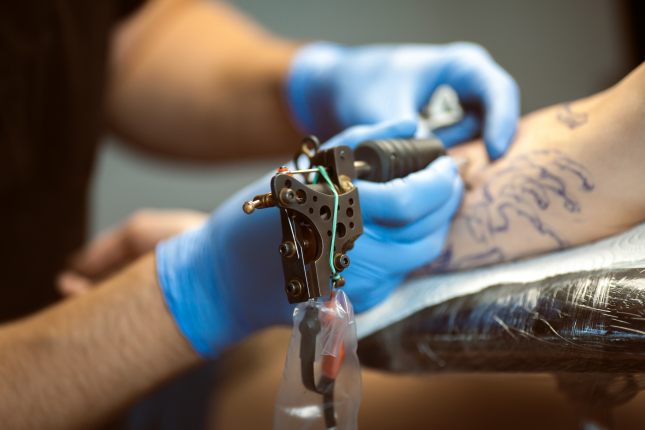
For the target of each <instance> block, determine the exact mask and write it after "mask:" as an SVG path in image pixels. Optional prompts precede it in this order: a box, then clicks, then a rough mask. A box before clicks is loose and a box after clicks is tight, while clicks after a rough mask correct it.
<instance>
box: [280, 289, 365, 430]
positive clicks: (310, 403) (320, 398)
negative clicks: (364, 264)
mask: <svg viewBox="0 0 645 430" xmlns="http://www.w3.org/2000/svg"><path fill="white" fill-rule="evenodd" d="M312 330H313V333H314V335H313V337H312V332H311V331H312ZM303 338H304V339H303ZM307 345H310V346H311V348H309V347H308V346H307ZM356 349H357V337H356V323H355V321H354V312H353V309H352V305H351V303H350V302H349V299H348V298H347V296H346V295H345V293H343V292H342V291H337V292H335V294H334V295H333V296H332V298H331V299H330V300H329V301H326V302H324V301H321V300H319V301H310V302H307V303H301V304H299V305H298V306H297V307H296V309H295V310H294V313H293V331H292V335H291V339H290V341H289V350H288V353H287V358H286V362H285V367H284V372H283V376H282V383H281V385H280V389H279V392H278V400H277V402H276V406H275V415H274V420H273V427H274V428H275V429H277V430H295V429H298V430H304V429H325V428H337V429H342V430H353V429H356V428H357V418H358V407H359V404H360V399H361V373H360V364H359V361H358V356H357V354H356ZM309 352H310V353H311V354H310V356H308V353H309ZM314 386H315V388H314Z"/></svg>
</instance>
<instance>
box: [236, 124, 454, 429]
mask: <svg viewBox="0 0 645 430" xmlns="http://www.w3.org/2000/svg"><path fill="white" fill-rule="evenodd" d="M444 154H445V149H444V147H443V145H442V143H441V142H440V141H439V140H437V139H434V138H428V139H412V140H409V139H407V140H406V139H393V140H371V141H366V142H363V143H361V144H360V145H359V146H358V147H357V148H356V149H355V150H352V149H351V148H349V147H348V146H337V147H332V148H326V149H321V148H320V143H319V141H318V139H316V138H315V137H313V136H309V137H307V138H305V139H304V140H303V141H302V143H301V148H300V151H299V152H298V153H297V154H296V155H295V156H294V163H293V165H294V168H293V169H290V168H289V167H281V168H279V169H278V170H277V172H276V174H275V175H274V176H273V177H272V178H271V192H269V193H267V194H262V195H258V196H255V197H254V198H253V200H250V201H248V202H246V203H244V205H243V210H244V212H246V213H247V214H251V213H253V212H254V211H255V210H256V209H264V208H270V207H277V208H278V209H279V211H280V219H281V224H282V243H280V245H279V247H278V251H279V253H280V255H281V257H282V268H283V272H284V279H285V291H286V294H287V299H288V301H289V303H299V305H298V306H297V307H296V309H295V311H294V327H293V333H292V337H291V341H290V347H289V355H288V356H287V363H286V367H285V371H284V378H283V384H282V386H281V389H280V393H279V396H278V397H279V398H278V404H277V406H276V417H275V421H274V425H275V427H276V428H280V429H284V428H300V429H302V428H312V427H311V426H312V425H315V424H314V423H316V422H317V421H319V420H321V419H323V420H324V426H325V428H328V429H331V428H337V427H338V428H345V429H351V428H356V418H357V412H358V403H359V402H360V367H359V364H358V357H357V355H356V345H357V340H356V327H355V324H354V315H353V311H352V306H351V303H350V302H349V299H348V298H347V296H346V295H345V294H344V293H343V292H342V291H340V290H337V289H338V288H340V287H342V286H343V285H344V284H345V280H344V278H343V277H342V276H341V273H342V272H343V270H345V269H346V268H347V267H348V266H349V265H350V259H349V257H348V255H347V252H348V251H349V250H351V249H352V247H353V246H354V242H355V241H356V240H357V239H358V238H359V237H360V235H361V234H362V233H363V221H362V217H361V210H360V199H359V193H358V190H357V188H356V186H355V185H354V184H353V182H352V181H353V180H354V179H355V178H359V179H363V180H369V181H374V182H386V181H389V180H392V179H394V178H400V177H404V176H406V175H408V174H410V173H412V172H415V171H417V170H420V169H423V168H425V167H426V166H427V165H428V164H430V163H431V162H432V161H433V160H435V159H436V158H438V157H439V156H441V155H444ZM303 158H304V159H307V160H308V161H309V165H308V166H301V165H300V162H299V161H300V160H302V159H303ZM292 354H293V355H292ZM298 364H299V365H298ZM343 369H347V370H345V371H343ZM316 374H318V378H316ZM335 387H336V390H335ZM320 396H322V402H321V400H320ZM312 411H314V412H312Z"/></svg>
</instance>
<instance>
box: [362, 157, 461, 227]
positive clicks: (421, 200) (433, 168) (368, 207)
mask: <svg viewBox="0 0 645 430" xmlns="http://www.w3.org/2000/svg"><path fill="white" fill-rule="evenodd" d="M458 174H459V172H458V169H457V166H456V165H455V163H454V161H452V160H451V159H450V158H449V157H440V158H438V159H437V160H435V161H433V162H432V163H431V164H430V165H429V166H428V167H426V168H425V169H423V170H420V171H418V172H414V173H411V174H410V175H408V176H406V177H405V178H397V179H394V180H392V181H389V182H385V183H377V182H368V181H356V184H357V186H358V189H359V195H360V199H361V211H362V214H363V219H364V220H365V222H374V223H377V224H382V225H387V226H403V225H406V224H412V223H415V222H416V221H418V220H420V219H422V218H424V217H426V216H427V215H428V214H430V213H432V212H434V211H436V210H437V209H438V208H440V207H441V206H443V205H444V204H446V202H447V201H448V200H449V199H450V197H451V196H452V190H453V183H454V181H455V178H456V177H457V176H458Z"/></svg>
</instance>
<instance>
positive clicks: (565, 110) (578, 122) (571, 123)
mask: <svg viewBox="0 0 645 430" xmlns="http://www.w3.org/2000/svg"><path fill="white" fill-rule="evenodd" d="M556 118H557V119H558V121H560V122H561V123H563V124H564V125H566V126H567V127H569V128H570V129H571V130H573V129H574V128H577V127H580V126H582V125H584V124H586V123H587V120H588V119H589V114H587V113H586V112H574V111H573V110H572V109H571V105H570V104H569V103H563V104H562V109H561V110H560V111H559V112H558V113H557V115H556Z"/></svg>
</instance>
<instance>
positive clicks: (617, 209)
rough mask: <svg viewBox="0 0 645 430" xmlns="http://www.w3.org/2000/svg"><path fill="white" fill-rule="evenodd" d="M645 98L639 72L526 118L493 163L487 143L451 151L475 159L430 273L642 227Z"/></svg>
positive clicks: (643, 74) (467, 170)
mask: <svg viewBox="0 0 645 430" xmlns="http://www.w3.org/2000/svg"><path fill="white" fill-rule="evenodd" d="M644 93H645V69H644V68H643V67H642V66H641V67H640V68H639V69H637V70H636V71H635V72H634V73H632V74H631V75H630V76H628V77H627V78H625V79H624V80H623V81H622V82H621V83H620V84H618V85H616V86H615V87H613V88H612V89H610V90H608V91H606V92H604V93H600V94H598V95H596V96H593V97H590V98H587V99H584V100H580V101H577V102H574V103H565V104H562V105H558V106H553V107H550V108H547V109H544V110H542V111H539V112H536V113H533V114H531V115H529V116H527V117H525V118H524V119H523V120H522V123H521V125H520V128H519V131H518V135H517V137H516V140H515V142H514V144H513V147H512V149H511V151H510V152H509V154H508V155H507V156H506V157H504V159H502V160H500V161H498V162H496V163H493V164H488V162H487V161H486V157H485V154H484V152H483V150H482V149H481V145H466V146H464V147H461V148H457V149H455V150H454V151H453V155H455V156H459V157H464V158H466V159H467V160H468V161H469V162H468V165H467V166H466V168H465V171H464V174H463V176H464V180H465V182H466V186H467V191H466V195H465V197H464V203H463V205H462V208H461V209H460V212H459V214H458V215H457V216H456V218H455V221H454V225H453V228H452V230H451V233H450V235H449V238H448V241H447V245H446V247H445V250H444V253H443V255H442V256H441V258H440V259H439V260H438V261H437V262H435V263H434V264H433V265H432V267H431V268H432V270H459V269H464V268H470V267H476V266H482V265H487V264H493V263H498V262H502V261H508V260H512V259H516V258H520V257H524V256H528V255H533V254H538V253H542V252H546V251H550V250H555V249H561V248H565V247H568V246H574V245H578V244H581V243H585V242H589V241H593V240H596V239H600V238H603V237H606V236H609V235H612V234H615V233H618V232H620V231H623V230H625V229H626V228H628V227H630V226H632V225H634V224H636V223H638V222H640V221H642V220H644V219H645V197H643V196H645V170H644V169H643V167H642V161H641V160H644V159H645V145H644V144H643V143H644V142H642V140H643V138H644V137H645V126H644V124H643V121H642V120H641V118H643V117H644V115H643V113H644V110H645V96H644Z"/></svg>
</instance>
